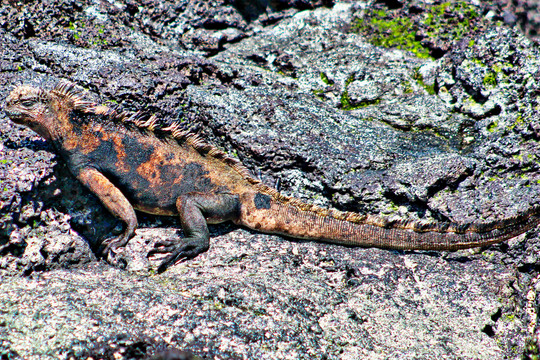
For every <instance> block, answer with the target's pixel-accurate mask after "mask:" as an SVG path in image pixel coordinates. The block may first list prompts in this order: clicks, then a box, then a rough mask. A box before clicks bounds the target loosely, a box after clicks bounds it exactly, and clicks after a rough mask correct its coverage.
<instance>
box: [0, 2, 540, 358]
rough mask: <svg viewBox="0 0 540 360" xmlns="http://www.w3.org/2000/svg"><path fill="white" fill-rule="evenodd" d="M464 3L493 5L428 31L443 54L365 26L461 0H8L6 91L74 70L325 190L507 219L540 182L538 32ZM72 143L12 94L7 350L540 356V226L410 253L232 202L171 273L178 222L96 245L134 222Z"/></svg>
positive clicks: (0, 16) (277, 174) (7, 163)
mask: <svg viewBox="0 0 540 360" xmlns="http://www.w3.org/2000/svg"><path fill="white" fill-rule="evenodd" d="M396 4H397V5H396ZM399 4H401V6H398V5H399ZM452 4H457V5H455V6H454V5H452V6H449V7H447V8H444V12H443V15H441V16H449V15H451V14H452V15H456V14H457V15H456V16H458V17H457V18H458V19H461V20H460V21H462V20H463V19H464V18H465V16H466V15H467V14H468V13H467V14H461V15H459V13H458V12H459V11H460V9H466V10H467V11H470V9H471V7H476V8H475V9H477V13H478V14H477V15H478V17H477V18H475V19H474V20H471V23H473V24H477V25H478V26H477V27H476V29H474V28H473V26H471V28H470V29H469V30H470V31H469V32H465V33H464V34H463V37H462V39H461V40H459V41H455V39H453V38H451V37H450V38H449V37H448V35H445V34H446V33H445V32H444V31H445V28H444V26H448V24H446V23H444V22H442V25H441V29H442V30H438V31H439V32H438V33H437V34H438V35H437V36H436V37H433V38H431V40H430V41H427V40H426V41H423V42H422V46H426V49H429V51H431V52H432V53H433V54H436V55H437V56H435V57H436V58H437V59H434V58H419V57H416V56H415V55H414V54H413V53H411V52H408V51H407V50H406V49H401V50H400V49H396V48H384V47H377V46H374V45H372V44H371V43H370V42H369V41H368V38H369V36H368V35H370V34H371V33H369V34H368V33H367V32H364V33H362V32H358V31H356V30H355V24H357V21H358V20H356V19H358V18H362V17H363V16H366V17H368V16H369V11H368V10H370V9H375V10H377V9H379V10H384V12H385V14H386V15H385V19H386V18H387V19H392V18H394V19H399V18H400V16H404V14H405V15H406V16H413V17H416V18H414V19H413V22H414V23H415V24H422V19H425V18H426V17H427V14H430V13H431V9H433V8H431V7H430V6H439V5H440V3H434V4H432V5H429V4H426V3H424V2H421V1H415V2H410V3H408V4H406V5H404V3H402V2H399V1H393V2H390V1H386V2H385V1H382V2H378V3H376V4H375V3H366V2H361V1H336V2H335V4H333V3H331V2H325V1H256V2H248V1H234V2H228V1H212V2H206V1H195V0H190V1H183V2H159V4H158V2H152V1H146V0H144V1H117V2H114V3H113V2H110V3H109V2H91V1H88V2H86V1H71V0H65V1H62V2H60V3H58V4H57V6H54V7H53V6H50V4H48V3H47V2H34V3H28V4H22V3H21V4H10V3H2V6H1V7H0V39H1V41H2V47H3V50H2V52H0V99H4V98H5V97H6V96H7V95H8V93H9V91H10V90H11V89H12V88H13V87H14V86H15V85H18V84H21V83H28V84H34V85H40V86H46V87H51V86H53V85H54V84H55V83H56V82H58V81H59V80H60V79H69V80H71V81H74V82H75V83H77V84H78V85H79V86H81V87H82V88H84V89H85V90H86V91H87V97H88V98H89V99H93V100H95V101H98V102H102V103H118V104H120V105H121V106H122V107H123V108H125V109H127V110H131V111H135V110H145V111H150V112H153V113H156V114H157V115H158V116H159V117H160V118H162V119H173V120H178V121H181V122H183V123H184V124H185V125H186V126H187V127H190V128H192V130H193V131H196V132H199V133H201V134H202V135H203V136H204V137H205V138H207V139H208V140H209V141H210V142H212V143H214V144H217V145H218V146H220V147H221V148H223V149H225V150H226V151H227V152H228V153H230V154H232V155H235V156H238V158H240V159H241V160H242V162H244V164H246V166H248V167H249V168H250V169H251V170H252V172H253V173H254V174H255V175H256V176H260V177H261V179H262V180H264V181H265V182H266V183H268V184H276V183H278V182H279V183H280V184H281V189H282V191H283V192H284V193H286V194H288V195H293V196H296V197H299V198H302V199H304V200H306V201H311V202H315V203H317V204H319V205H323V206H329V207H335V208H338V209H342V210H352V211H358V212H363V213H365V212H370V213H379V214H384V215H388V216H397V217H401V218H411V219H416V218H422V219H436V220H441V221H455V222H470V221H492V220H496V219H502V218H505V217H509V216H513V215H516V214H518V213H520V212H522V211H524V210H526V209H527V208H529V207H530V206H532V205H534V204H537V203H539V200H540V198H539V196H538V194H539V190H540V146H539V140H540V119H539V116H538V107H539V103H538V93H539V92H540V76H539V74H540V72H539V70H538V69H540V66H539V65H540V50H539V48H538V45H537V44H535V43H534V42H531V41H530V40H528V39H527V38H526V37H525V36H524V35H523V34H522V33H521V32H520V31H519V30H517V29H514V28H511V27H509V26H508V25H505V24H504V22H497V21H498V19H502V18H503V17H504V16H505V15H504V14H503V12H502V10H500V7H497V6H495V5H493V7H492V8H491V9H490V8H489V6H490V4H487V5H486V4H485V3H483V4H481V5H478V4H475V3H471V4H469V5H467V6H462V5H459V4H460V3H458V2H455V3H452ZM499 10H500V11H499ZM497 11H499V12H497ZM445 14H446V15H445ZM460 16H461V17H460ZM461 23H462V22H460V24H461ZM424 25H425V23H424ZM431 27H433V26H431ZM432 30H433V29H431V28H430V27H429V26H427V27H424V28H421V29H420V30H418V31H419V34H420V32H421V33H422V34H424V33H425V34H428V33H430V34H431V33H432V32H431V31H432ZM454 30H455V29H454ZM449 33H451V32H449ZM420 35H421V34H420ZM434 49H438V50H434ZM2 102H3V100H2ZM57 161H58V158H57V157H56V156H55V155H54V153H53V151H52V149H51V147H50V146H48V145H47V144H46V143H45V142H44V141H43V140H42V139H40V138H39V136H37V135H35V134H34V133H32V132H31V131H30V130H27V129H23V128H21V127H19V126H17V125H14V124H12V123H11V122H10V121H9V120H8V119H7V118H6V117H5V115H4V114H3V113H2V114H0V189H1V190H2V191H1V192H0V278H1V281H0V288H1V289H0V357H2V358H8V359H17V358H21V359H52V358H75V359H79V358H80V359H87V358H89V357H91V358H95V359H96V358H103V359H113V358H114V359H146V358H152V357H154V358H156V359H158V358H159V359H171V358H190V357H191V355H189V354H187V353H181V352H180V351H181V350H185V351H188V352H189V353H193V354H195V355H194V357H192V358H196V357H195V356H199V357H201V358H208V359H242V358H243V359H313V358H315V359H364V358H365V359H368V358H369V359H379V358H380V359H387V358H399V359H421V358H422V359H423V358H441V359H442V358H446V359H453V358H460V359H521V358H524V359H533V358H535V356H538V336H539V329H540V326H539V322H538V316H537V313H538V306H539V300H538V296H537V294H538V292H539V290H540V289H539V287H540V280H539V279H540V278H539V272H538V269H539V265H540V259H539V258H538V256H539V255H538V254H539V253H540V239H539V235H538V231H530V232H529V233H527V234H525V235H522V236H520V237H517V238H515V239H512V240H510V241H508V242H505V243H503V244H499V245H495V246H491V247H489V248H486V249H471V250H463V251H458V252H453V253H446V252H414V251H413V252H400V251H389V250H381V249H363V248H348V247H343V246H336V245H329V244H323V243H316V242H303V241H297V240H292V239H284V238H282V237H279V236H269V235H262V234H258V233H255V232H251V231H249V230H246V229H240V228H237V227H235V226H232V225H229V224H224V225H220V226H213V227H212V228H211V232H212V239H211V248H210V250H209V251H208V252H206V253H204V254H202V255H200V256H198V257H197V258H195V259H193V260H190V261H186V262H183V263H180V264H177V265H175V266H173V267H171V268H170V269H169V270H167V271H166V272H165V273H163V274H159V275H157V274H155V271H154V269H155V266H156V263H157V260H158V259H157V258H153V257H151V258H148V257H147V253H148V251H149V250H150V249H152V247H153V244H154V243H155V242H156V241H158V240H159V239H164V238H165V239H166V238H169V237H176V236H181V235H182V234H181V231H180V232H177V229H178V228H179V223H178V221H177V220H176V219H173V218H159V217H154V216H148V215H144V214H139V220H140V224H141V226H140V227H141V228H140V229H139V230H137V235H136V236H135V238H133V239H132V240H131V241H130V243H129V244H128V246H127V247H126V249H125V250H124V251H123V252H122V253H121V254H120V258H121V260H122V261H120V263H119V264H117V267H114V266H111V265H109V264H106V263H105V262H103V261H102V260H98V259H96V256H95V253H94V251H95V249H96V246H97V244H98V242H99V241H100V240H102V239H103V238H105V237H108V236H110V235H111V234H115V233H118V232H119V231H121V224H119V223H118V222H117V221H116V220H115V219H114V218H113V217H112V216H110V215H109V214H107V213H106V211H104V209H103V208H102V206H101V205H100V203H99V201H98V200H97V199H96V198H95V197H94V196H93V195H91V194H89V193H88V192H87V191H86V190H85V189H83V188H82V186H81V185H80V184H79V183H78V182H77V181H76V180H75V179H73V177H72V176H71V175H70V174H69V173H68V172H67V170H66V168H65V167H64V166H63V165H62V164H61V163H57Z"/></svg>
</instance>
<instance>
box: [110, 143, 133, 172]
mask: <svg viewBox="0 0 540 360" xmlns="http://www.w3.org/2000/svg"><path fill="white" fill-rule="evenodd" d="M111 140H112V142H113V144H114V150H115V151H116V156H117V158H118V161H116V163H115V165H116V168H117V169H118V170H120V171H123V172H126V173H127V172H130V171H131V167H130V166H128V165H127V164H126V161H125V160H126V157H127V155H126V149H125V147H124V144H122V140H121V139H120V137H118V136H115V137H113V138H112V139H111Z"/></svg>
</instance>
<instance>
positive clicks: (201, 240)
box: [148, 193, 240, 272]
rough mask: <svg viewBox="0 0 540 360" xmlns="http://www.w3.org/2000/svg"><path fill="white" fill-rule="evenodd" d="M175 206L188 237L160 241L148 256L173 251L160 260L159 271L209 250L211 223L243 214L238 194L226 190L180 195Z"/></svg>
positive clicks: (232, 218) (233, 218) (235, 217)
mask: <svg viewBox="0 0 540 360" xmlns="http://www.w3.org/2000/svg"><path fill="white" fill-rule="evenodd" d="M176 208H177V209H178V215H179V217H180V224H181V225H182V229H183V230H184V235H185V237H184V238H180V239H178V240H170V241H167V242H161V243H158V244H156V245H158V246H160V245H161V246H160V247H156V248H155V249H153V250H152V251H150V253H149V254H148V255H149V256H150V255H152V254H155V253H168V252H172V253H171V254H170V255H169V256H167V257H166V258H165V259H164V260H163V261H162V262H161V264H160V265H159V267H158V272H162V271H164V270H165V269H166V268H167V266H169V265H171V264H174V263H175V262H176V261H178V260H181V259H189V258H193V257H195V256H197V255H199V254H200V253H203V252H205V251H206V250H208V247H209V246H210V233H209V231H208V223H211V224H217V223H220V222H224V221H227V220H236V219H237V218H238V216H239V214H240V201H239V199H238V196H236V195H232V194H226V193H217V194H202V193H189V194H185V195H182V196H180V197H179V198H178V199H177V201H176Z"/></svg>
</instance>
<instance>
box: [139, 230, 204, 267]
mask: <svg viewBox="0 0 540 360" xmlns="http://www.w3.org/2000/svg"><path fill="white" fill-rule="evenodd" d="M209 247H210V242H209V241H208V240H205V239H201V238H183V239H178V240H166V241H161V242H159V243H157V244H156V247H155V248H154V249H152V250H150V251H149V252H148V257H150V256H152V255H153V254H160V253H161V254H163V253H170V254H169V255H168V256H167V257H165V258H164V259H163V260H162V261H161V263H160V264H159V266H158V268H157V272H158V273H162V272H164V271H165V270H167V267H169V266H170V265H173V264H175V263H176V262H178V261H180V260H187V259H192V258H194V257H195V256H197V255H199V254H201V253H203V252H205V251H207V250H208V248H209Z"/></svg>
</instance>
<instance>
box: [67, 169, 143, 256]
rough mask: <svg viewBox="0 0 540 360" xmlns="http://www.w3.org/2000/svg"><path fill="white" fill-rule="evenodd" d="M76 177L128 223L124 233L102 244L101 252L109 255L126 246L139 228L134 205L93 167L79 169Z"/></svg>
mask: <svg viewBox="0 0 540 360" xmlns="http://www.w3.org/2000/svg"><path fill="white" fill-rule="evenodd" d="M76 177H77V179H79V181H80V182H81V183H83V185H84V186H86V187H87V188H88V189H89V190H90V191H91V192H92V193H94V195H96V196H97V197H98V198H99V200H100V201H101V203H102V204H103V205H104V206H105V207H106V208H107V210H109V211H110V212H111V214H113V215H114V216H116V217H117V218H119V219H120V220H122V221H123V222H124V223H125V225H126V228H125V230H124V232H123V233H122V235H120V236H118V237H117V238H113V239H110V240H108V241H107V242H104V243H103V244H102V249H101V250H100V252H101V254H103V255H107V254H108V253H109V252H110V251H113V252H114V250H115V249H117V248H119V247H123V246H125V245H126V244H127V242H128V241H129V239H131V238H132V237H133V235H135V229H136V228H137V216H136V215H135V210H134V209H133V206H132V205H131V204H130V202H129V201H128V199H126V197H125V196H124V194H122V192H121V191H120V190H119V189H118V188H117V187H116V186H114V185H113V183H111V182H110V181H109V179H107V178H106V177H105V176H104V175H103V174H102V173H100V172H99V171H98V170H96V169H94V168H91V167H87V168H83V169H81V170H79V172H78V174H77V175H76Z"/></svg>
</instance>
